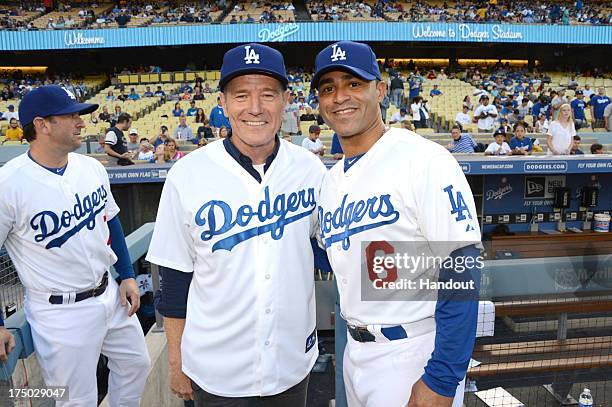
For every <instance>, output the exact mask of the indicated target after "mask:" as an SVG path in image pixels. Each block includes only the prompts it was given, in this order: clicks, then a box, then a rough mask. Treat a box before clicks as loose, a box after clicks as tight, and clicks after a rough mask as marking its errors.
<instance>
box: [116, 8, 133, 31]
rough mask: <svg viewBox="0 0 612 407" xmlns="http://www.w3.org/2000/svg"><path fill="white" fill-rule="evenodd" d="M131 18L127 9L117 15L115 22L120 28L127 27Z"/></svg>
mask: <svg viewBox="0 0 612 407" xmlns="http://www.w3.org/2000/svg"><path fill="white" fill-rule="evenodd" d="M130 20H131V17H130V16H129V15H128V14H127V13H126V12H125V11H121V14H119V15H118V16H117V17H115V22H116V23H117V25H118V26H119V28H126V27H127V25H128V23H129V22H130Z"/></svg>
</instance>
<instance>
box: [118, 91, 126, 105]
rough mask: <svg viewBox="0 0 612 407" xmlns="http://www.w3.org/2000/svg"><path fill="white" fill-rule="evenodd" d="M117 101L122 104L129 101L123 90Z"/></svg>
mask: <svg viewBox="0 0 612 407" xmlns="http://www.w3.org/2000/svg"><path fill="white" fill-rule="evenodd" d="M117 100H120V101H122V102H125V101H126V100H128V95H126V94H125V91H124V90H123V89H121V92H119V95H118V96H117Z"/></svg>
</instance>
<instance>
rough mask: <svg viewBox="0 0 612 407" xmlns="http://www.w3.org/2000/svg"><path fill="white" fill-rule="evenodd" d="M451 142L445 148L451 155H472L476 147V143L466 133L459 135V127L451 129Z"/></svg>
mask: <svg viewBox="0 0 612 407" xmlns="http://www.w3.org/2000/svg"><path fill="white" fill-rule="evenodd" d="M451 137H452V138H453V141H451V142H450V143H449V144H448V145H447V146H446V148H447V149H448V151H450V152H451V153H473V152H474V148H475V147H476V142H475V141H474V139H473V138H472V137H471V136H470V135H469V134H467V133H463V134H461V128H460V127H459V126H453V127H451Z"/></svg>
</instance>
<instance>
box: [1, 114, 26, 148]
mask: <svg viewBox="0 0 612 407" xmlns="http://www.w3.org/2000/svg"><path fill="white" fill-rule="evenodd" d="M5 137H6V138H5V139H4V141H3V142H2V143H3V144H4V142H6V141H19V142H22V141H23V130H22V129H21V127H19V122H18V121H17V119H15V118H14V117H13V118H11V120H9V128H8V129H6V134H5Z"/></svg>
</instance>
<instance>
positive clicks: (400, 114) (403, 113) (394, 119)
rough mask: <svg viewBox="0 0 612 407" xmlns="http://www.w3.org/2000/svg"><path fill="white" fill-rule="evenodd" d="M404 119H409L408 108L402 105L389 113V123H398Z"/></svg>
mask: <svg viewBox="0 0 612 407" xmlns="http://www.w3.org/2000/svg"><path fill="white" fill-rule="evenodd" d="M404 120H410V116H409V115H408V110H407V109H406V108H405V107H402V108H401V109H400V110H399V111H397V112H395V113H393V114H392V115H391V119H389V124H394V123H400V122H403V121H404Z"/></svg>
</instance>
